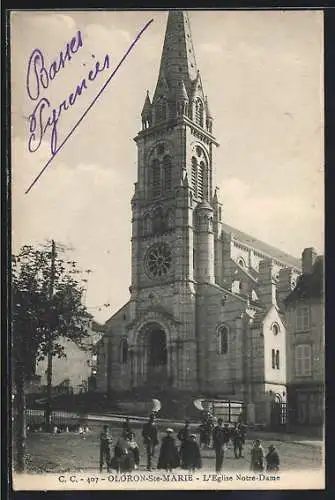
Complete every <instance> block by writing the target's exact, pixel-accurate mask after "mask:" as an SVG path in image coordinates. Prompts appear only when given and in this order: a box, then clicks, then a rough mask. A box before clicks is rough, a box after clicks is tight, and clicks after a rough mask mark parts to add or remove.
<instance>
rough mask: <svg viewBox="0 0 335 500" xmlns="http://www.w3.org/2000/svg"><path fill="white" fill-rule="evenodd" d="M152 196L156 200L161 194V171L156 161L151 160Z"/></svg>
mask: <svg viewBox="0 0 335 500" xmlns="http://www.w3.org/2000/svg"><path fill="white" fill-rule="evenodd" d="M151 171H152V175H151V179H152V196H153V197H154V198H156V197H157V196H160V194H161V169H160V165H159V162H158V160H156V159H155V160H153V162H152V164H151Z"/></svg>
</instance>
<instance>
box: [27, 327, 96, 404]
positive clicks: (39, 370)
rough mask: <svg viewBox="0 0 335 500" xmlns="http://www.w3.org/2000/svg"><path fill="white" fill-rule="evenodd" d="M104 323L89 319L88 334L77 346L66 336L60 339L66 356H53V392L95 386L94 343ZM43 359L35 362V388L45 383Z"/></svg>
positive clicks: (78, 389)
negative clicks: (80, 344)
mask: <svg viewBox="0 0 335 500" xmlns="http://www.w3.org/2000/svg"><path fill="white" fill-rule="evenodd" d="M103 332H104V326H103V325H100V324H99V323H97V322H96V321H94V320H92V321H91V322H90V326H89V329H88V336H87V338H85V340H84V341H83V346H82V347H80V346H78V345H77V344H75V343H74V342H72V341H70V340H68V339H65V338H64V339H60V340H59V343H60V344H61V345H62V346H63V347H64V350H65V353H66V357H64V358H57V357H54V358H53V362H52V387H53V392H59V393H72V394H78V393H82V392H87V391H88V390H95V389H96V370H97V354H96V347H95V346H96V344H97V342H98V341H99V340H100V339H101V337H102V335H103ZM47 364H48V362H47V359H46V358H45V359H44V360H43V361H39V362H38V363H37V364H36V375H35V377H34V383H33V384H31V385H32V387H31V389H30V392H32V391H33V388H35V391H36V388H37V390H39V391H40V390H43V388H45V387H46V385H47Z"/></svg>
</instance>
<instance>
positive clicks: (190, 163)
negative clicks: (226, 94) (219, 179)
mask: <svg viewBox="0 0 335 500" xmlns="http://www.w3.org/2000/svg"><path fill="white" fill-rule="evenodd" d="M141 118H142V130H141V131H140V132H139V133H138V135H137V137H136V138H135V142H136V143H137V147H138V175H137V182H136V184H135V193H134V196H133V199H132V209H133V220H132V224H133V230H132V244H133V250H132V253H133V268H132V291H133V292H134V293H135V291H136V290H138V289H140V288H142V287H146V286H150V285H152V284H153V283H157V282H160V283H164V282H168V281H171V280H172V281H174V282H176V281H183V282H185V281H189V282H193V281H194V280H195V279H196V273H195V269H194V267H195V262H194V260H195V259H196V255H197V252H196V249H195V246H196V238H195V236H194V234H193V233H194V231H195V230H196V227H195V226H196V220H195V216H194V210H195V208H196V206H197V205H198V204H199V203H201V202H207V203H209V204H211V203H212V201H213V180H212V179H213V172H212V169H213V160H212V155H213V153H212V149H213V145H218V144H217V142H216V140H215V138H214V136H213V118H212V114H211V112H210V110H209V105H208V101H207V98H206V96H205V94H204V91H203V86H202V82H201V77H200V72H199V70H198V68H197V64H196V59H195V53H194V48H193V42H192V36H191V29H190V23H189V19H188V15H187V13H186V12H183V11H170V12H169V14H168V21H167V28H166V33H165V40H164V45H163V52H162V57H161V63H160V69H159V75H158V81H157V85H156V88H155V91H154V93H153V96H152V98H150V93H149V91H147V93H146V96H145V100H144V105H143V109H142V112H141ZM200 232H202V233H203V226H202V227H201V228H200ZM209 233H211V231H210V228H209ZM149 241H152V242H156V243H157V244H156V246H155V247H154V248H153V251H152V252H151V253H150V252H149V253H148V254H147V255H146V257H145V255H144V254H145V251H144V250H145V248H144V247H146V246H147V243H148V242H149ZM169 243H170V244H171V243H172V246H171V245H169ZM202 246H203V245H202ZM203 254H204V252H203V251H201V260H202V261H203V259H204V255H203ZM207 274H209V275H211V276H212V274H213V273H211V272H209V273H207ZM211 281H212V279H211Z"/></svg>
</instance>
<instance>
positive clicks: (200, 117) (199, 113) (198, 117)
mask: <svg viewBox="0 0 335 500" xmlns="http://www.w3.org/2000/svg"><path fill="white" fill-rule="evenodd" d="M195 123H197V124H198V125H200V127H203V126H204V105H203V103H202V101H201V99H199V98H198V99H196V101H195Z"/></svg>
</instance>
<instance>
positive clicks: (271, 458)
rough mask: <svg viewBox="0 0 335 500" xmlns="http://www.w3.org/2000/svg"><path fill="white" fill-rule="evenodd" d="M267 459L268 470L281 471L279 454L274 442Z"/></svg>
mask: <svg viewBox="0 0 335 500" xmlns="http://www.w3.org/2000/svg"><path fill="white" fill-rule="evenodd" d="M265 459H266V472H270V471H277V472H278V471H279V465H280V461H279V455H278V452H277V450H276V448H275V447H274V446H273V444H270V446H269V448H268V453H267V455H266V457H265Z"/></svg>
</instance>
